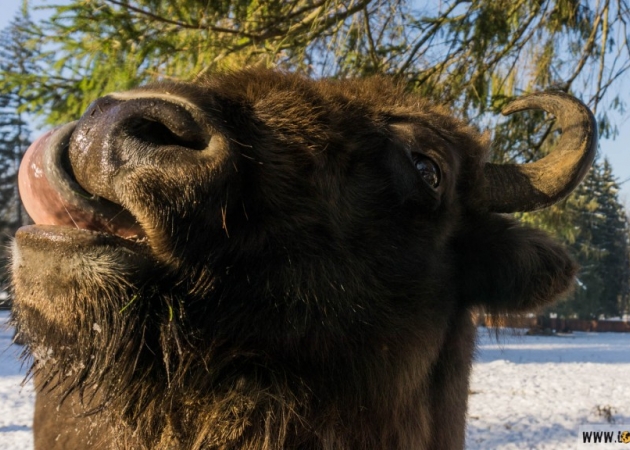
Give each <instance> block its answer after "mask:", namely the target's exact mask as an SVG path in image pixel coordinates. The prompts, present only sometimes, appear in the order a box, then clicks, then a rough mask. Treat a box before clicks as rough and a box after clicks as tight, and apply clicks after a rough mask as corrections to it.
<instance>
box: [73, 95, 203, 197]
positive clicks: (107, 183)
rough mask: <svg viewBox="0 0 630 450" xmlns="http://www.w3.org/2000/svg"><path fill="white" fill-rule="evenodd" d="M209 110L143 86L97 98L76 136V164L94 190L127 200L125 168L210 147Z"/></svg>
mask: <svg viewBox="0 0 630 450" xmlns="http://www.w3.org/2000/svg"><path fill="white" fill-rule="evenodd" d="M211 129H212V128H211V126H210V125H209V123H208V122H207V119H206V116H205V114H204V113H203V111H201V110H199V109H198V108H196V107H194V105H192V104H190V103H189V102H187V101H186V100H185V99H181V98H178V97H174V96H166V95H165V94H160V93H154V92H149V91H141V92H136V93H132V94H112V95H109V96H106V97H102V98H100V99H98V100H96V101H95V102H94V103H93V104H92V105H91V106H90V108H89V109H88V111H86V113H85V114H84V115H83V117H81V119H80V120H79V121H78V123H77V127H76V131H75V132H74V133H73V135H72V138H71V141H70V150H69V158H70V164H69V165H70V167H71V168H72V170H71V171H69V173H72V174H73V175H74V176H75V177H76V180H77V181H78V183H79V184H80V185H81V186H82V187H83V188H84V189H85V190H86V191H88V192H90V193H92V194H94V195H97V196H98V197H102V198H105V199H107V200H109V201H111V202H114V203H117V204H122V203H123V199H121V198H119V194H118V193H117V189H118V188H119V187H120V186H122V185H123V184H124V183H123V182H122V180H123V178H124V177H123V178H121V177H120V176H119V175H120V174H121V173H129V171H130V170H131V171H133V170H134V168H136V167H140V166H147V165H153V164H155V163H156V161H157V162H159V161H163V158H171V159H173V158H174V159H177V158H178V156H177V155H182V154H189V152H190V151H200V150H205V149H207V148H208V145H209V142H210V139H211V137H212V134H211V132H210V130H211Z"/></svg>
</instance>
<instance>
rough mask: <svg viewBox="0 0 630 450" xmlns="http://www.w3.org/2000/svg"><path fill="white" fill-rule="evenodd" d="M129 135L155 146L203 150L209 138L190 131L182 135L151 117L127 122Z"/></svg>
mask: <svg viewBox="0 0 630 450" xmlns="http://www.w3.org/2000/svg"><path fill="white" fill-rule="evenodd" d="M125 128H126V132H127V134H128V135H129V136H131V137H134V138H136V139H139V140H140V141H143V142H146V143H148V144H152V145H155V146H170V145H174V146H179V147H185V148H189V149H192V150H203V149H204V148H206V146H207V145H208V139H207V138H206V137H205V136H202V135H195V134H194V133H188V134H187V135H184V136H181V135H178V134H176V132H175V131H173V130H172V129H170V128H169V127H168V126H166V125H165V124H163V123H161V122H158V121H156V120H152V119H150V118H144V117H142V118H133V119H130V120H129V121H128V122H127V123H126V124H125Z"/></svg>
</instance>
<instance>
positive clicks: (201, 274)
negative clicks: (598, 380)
mask: <svg viewBox="0 0 630 450" xmlns="http://www.w3.org/2000/svg"><path fill="white" fill-rule="evenodd" d="M139 92H145V93H147V95H151V93H156V92H157V93H161V94H164V95H166V94H167V93H168V95H171V96H175V97H177V98H181V99H186V100H188V101H189V102H191V103H193V104H194V105H196V106H197V107H198V108H199V109H200V110H202V111H203V112H204V114H205V116H204V121H205V125H204V126H205V127H206V128H205V131H204V133H207V134H208V136H211V139H212V141H210V144H208V142H207V140H206V141H204V139H203V136H204V135H205V134H204V133H201V136H200V138H199V139H200V140H201V141H204V142H202V144H203V145H201V147H203V146H208V147H212V149H213V150H212V151H207V150H204V149H203V148H202V149H199V148H183V146H182V145H181V144H182V143H181V142H177V139H172V137H171V138H168V139H171V142H168V143H167V144H168V145H166V144H165V145H162V144H161V143H160V142H159V141H160V140H161V139H165V138H164V137H163V136H164V133H162V134H161V132H159V130H155V129H151V128H149V129H148V131H147V129H146V127H145V125H146V124H144V125H143V124H138V123H133V124H132V125H129V126H127V127H122V128H121V131H120V133H122V134H124V139H123V138H120V139H119V136H118V135H114V134H112V135H111V136H110V135H108V137H106V139H112V140H113V141H115V144H116V145H113V144H112V145H111V146H110V147H111V148H110V147H108V148H107V149H105V147H103V149H101V150H99V151H103V152H104V151H109V152H112V153H111V154H108V155H107V158H101V159H102V160H103V161H105V160H107V161H108V162H106V163H103V164H104V167H103V168H98V169H95V170H98V171H102V173H105V175H102V174H100V173H95V172H92V171H88V172H87V173H81V171H82V170H83V169H79V170H76V169H75V171H76V172H77V174H76V176H77V179H78V180H79V182H80V183H81V184H84V187H85V188H86V190H88V191H90V192H92V193H94V194H98V195H102V196H104V197H108V198H109V199H110V200H112V201H115V202H116V203H118V204H120V205H122V206H124V207H125V208H126V209H127V210H129V211H130V212H131V213H132V214H133V215H134V216H135V217H136V218H137V220H138V221H139V223H140V225H141V226H142V229H143V230H144V232H145V233H146V236H147V238H146V241H145V242H144V243H133V245H132V244H129V246H128V247H129V248H130V249H131V250H130V252H131V255H132V256H129V254H128V253H126V252H127V250H126V249H125V248H124V247H120V246H118V245H117V244H116V243H115V242H114V241H113V240H112V239H109V240H106V241H105V242H100V241H99V239H100V238H99V237H98V236H97V235H96V234H90V235H89V236H87V237H85V236H83V235H81V233H80V232H78V231H77V232H76V234H77V235H78V237H75V236H74V235H73V234H72V233H70V232H68V233H69V235H70V237H69V238H68V239H67V240H66V241H64V242H61V243H59V242H57V241H55V242H49V240H46V239H45V238H42V239H41V240H39V241H37V243H30V244H29V245H20V236H18V245H17V246H16V253H15V259H14V274H13V277H14V289H15V296H16V302H15V312H14V318H15V320H16V321H17V322H18V323H19V325H20V329H21V330H22V333H23V334H24V337H25V339H27V340H28V342H29V350H30V352H32V353H33V355H34V356H35V358H36V363H35V373H36V380H37V381H38V382H39V383H38V384H39V388H38V389H39V392H40V393H39V394H38V406H37V420H36V423H35V427H36V444H37V448H38V449H44V448H45V449H53V448H65V449H70V448H77V449H78V448H146V449H167V448H168V449H171V448H177V449H187V450H188V449H202V448H203V449H252V450H253V449H257V450H262V449H265V450H271V449H300V450H315V449H327V450H333V449H388V450H391V449H414V450H422V449H462V448H463V447H464V430H465V415H466V405H467V390H468V377H469V372H470V366H471V361H472V355H473V347H474V340H475V328H474V325H473V323H472V321H471V317H470V313H471V310H472V309H473V308H475V307H478V306H483V307H486V308H489V309H491V310H492V311H496V312H513V311H525V310H529V309H532V308H535V307H538V306H540V305H543V304H545V303H547V302H550V301H552V300H553V299H554V298H556V297H558V295H560V294H562V293H563V292H565V291H566V290H567V289H568V288H569V287H570V285H571V283H572V280H573V276H574V272H575V267H574V264H573V263H572V261H571V259H570V257H569V256H568V255H567V253H566V252H565V251H564V250H563V249H562V248H561V247H560V246H559V245H558V244H556V243H554V242H553V241H552V240H550V239H549V238H548V237H546V236H545V235H544V234H543V233H541V232H540V231H536V230H532V229H528V228H525V227H523V226H521V225H519V224H517V223H516V222H515V221H514V220H512V219H510V218H508V217H505V216H501V215H498V214H492V213H489V212H487V211H485V210H484V209H483V208H481V207H479V205H480V204H482V203H481V202H480V198H482V196H483V195H485V194H484V186H483V183H482V181H481V180H482V179H481V172H482V168H483V164H484V163H485V162H486V160H487V151H488V143H487V142H486V139H485V138H483V137H482V136H480V135H479V134H478V133H477V132H476V131H475V130H474V129H472V128H470V127H469V126H467V125H466V124H464V123H462V122H461V121H459V120H457V119H455V118H453V116H452V114H451V112H449V111H448V110H446V109H443V108H440V107H435V106H432V105H430V104H428V103H427V102H425V101H424V100H422V99H420V98H418V97H417V96H415V95H410V94H407V93H405V92H403V90H402V89H399V88H398V87H395V86H393V85H392V84H391V83H389V82H388V81H386V80H384V79H379V78H377V79H372V80H356V81H328V80H322V81H312V80H308V79H305V78H302V77H300V76H297V75H287V74H282V73H277V72H271V71H262V70H244V71H240V72H237V73H232V74H227V75H223V76H217V77H213V78H210V79H208V80H206V81H204V82H200V83H197V84H194V85H193V84H175V83H165V84H158V85H153V86H149V87H145V88H142V90H136V91H133V92H132V94H134V95H137V94H138V93H139ZM108 105H109V103H107V102H105V103H100V104H98V105H97V106H96V107H92V108H91V110H90V111H88V113H86V116H84V118H83V119H82V121H81V122H80V123H79V125H78V128H77V129H78V130H79V131H78V132H80V133H83V132H85V133H87V132H88V131H86V130H87V129H88V128H90V130H91V129H93V128H94V129H97V128H99V127H100V126H101V123H103V124H105V125H107V124H108V123H109V122H108V121H111V120H118V119H117V118H113V119H112V117H111V116H113V115H114V113H113V112H112V113H111V114H109V113H108V112H107V111H108V110H107V107H109V106H108ZM99 110H102V111H101V112H100V113H99ZM103 111H104V112H103ZM111 111H113V109H111ZM108 114H109V115H108ZM99 120H100V121H102V122H98V121H99ZM105 125H103V126H105ZM146 126H149V127H150V126H152V125H150V124H149V125H146ZM166 135H168V133H166ZM97 138H100V136H97ZM104 139H105V138H104ZM117 139H119V140H117ZM193 140H194V139H193ZM154 141H155V142H154ZM189 147H195V145H192V144H191V145H190V146H189ZM71 151H72V150H71ZM416 153H418V154H423V155H426V156H428V157H430V158H431V159H432V160H433V161H435V163H437V164H438V165H439V167H440V171H441V183H440V186H439V187H438V188H437V189H432V188H430V187H429V186H428V185H427V184H426V183H425V182H424V181H423V179H422V178H421V176H420V175H419V173H418V171H417V170H416V168H415V167H414V163H413V155H414V154H416ZM97 159H99V158H97ZM101 159H99V161H100V160H101ZM86 170H87V169H86ZM90 170H92V169H90ZM99 177H101V178H99ZM83 179H86V180H88V181H85V182H84V181H82V180H83ZM96 179H98V180H99V181H98V182H97V181H90V180H96ZM102 180H107V183H106V182H101V181H102ZM90 183H92V184H90ZM108 183H110V185H108V186H105V185H107V184H108ZM99 189H100V190H101V191H102V192H101V191H99ZM112 197H115V198H112ZM64 236H65V234H64ZM95 236H96V237H95ZM30 239H31V241H33V242H34V240H33V239H32V238H30ZM31 241H29V242H31ZM119 241H120V242H121V243H122V242H123V239H122V238H121V239H119ZM69 243H70V244H69ZM121 245H122V244H121ZM51 255H54V256H51ZM59 380H62V381H59ZM64 398H65V401H63V400H64ZM60 401H61V405H62V406H61V408H60V409H59V412H57V406H58V404H59V403H60ZM77 412H79V413H80V414H82V413H88V416H87V417H83V416H80V415H79V416H77ZM58 434H63V437H62V438H61V439H62V442H63V443H62V444H56V443H55V439H56V437H57V435H58ZM55 445H57V447H55Z"/></svg>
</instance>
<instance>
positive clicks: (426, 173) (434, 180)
mask: <svg viewBox="0 0 630 450" xmlns="http://www.w3.org/2000/svg"><path fill="white" fill-rule="evenodd" d="M412 157H413V163H414V165H415V166H416V170H417V171H418V173H420V176H421V177H422V178H423V179H424V181H425V183H427V184H428V185H429V186H431V187H432V188H434V189H435V188H437V187H438V186H439V185H440V168H439V167H438V165H437V164H436V163H435V162H434V161H433V160H432V159H431V158H428V157H426V156H424V155H421V154H420V153H414V154H413V156H412Z"/></svg>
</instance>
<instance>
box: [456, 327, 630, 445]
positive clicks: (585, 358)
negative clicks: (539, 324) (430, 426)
mask: <svg viewBox="0 0 630 450" xmlns="http://www.w3.org/2000/svg"><path fill="white" fill-rule="evenodd" d="M470 391H471V396H470V400H469V408H468V415H469V419H468V430H467V434H466V436H467V448H468V449H470V450H472V449H479V450H481V449H484V450H486V449H502V450H508V449H510V450H512V449H574V448H576V446H577V444H578V427H579V426H580V425H584V424H589V423H594V424H595V423H599V424H602V423H607V422H606V413H605V411H609V412H610V413H612V419H613V420H615V422H616V423H617V424H630V334H628V333H574V334H572V335H568V336H513V335H512V336H510V332H508V331H506V332H505V333H504V334H503V335H501V336H500V337H499V340H498V341H497V339H496V336H495V335H494V333H493V332H488V331H487V330H485V329H480V331H479V353H478V357H477V362H476V364H475V366H474V369H473V375H472V380H471V384H470ZM598 408H599V410H600V411H601V412H599V413H598Z"/></svg>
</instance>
